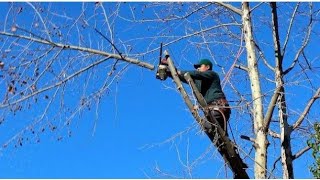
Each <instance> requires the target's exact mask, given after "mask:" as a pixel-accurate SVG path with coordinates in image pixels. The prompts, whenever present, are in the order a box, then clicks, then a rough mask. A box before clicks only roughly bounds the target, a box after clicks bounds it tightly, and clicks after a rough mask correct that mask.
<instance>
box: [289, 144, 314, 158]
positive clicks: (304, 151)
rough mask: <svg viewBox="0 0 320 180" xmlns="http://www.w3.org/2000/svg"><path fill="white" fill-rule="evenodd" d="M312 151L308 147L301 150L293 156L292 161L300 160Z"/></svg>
mask: <svg viewBox="0 0 320 180" xmlns="http://www.w3.org/2000/svg"><path fill="white" fill-rule="evenodd" d="M310 149H311V147H310V146H306V147H305V148H303V149H301V150H300V151H299V152H297V153H296V154H295V155H293V156H292V160H295V159H297V158H299V157H300V156H302V155H303V154H304V153H306V152H308V151H309V150H310Z"/></svg>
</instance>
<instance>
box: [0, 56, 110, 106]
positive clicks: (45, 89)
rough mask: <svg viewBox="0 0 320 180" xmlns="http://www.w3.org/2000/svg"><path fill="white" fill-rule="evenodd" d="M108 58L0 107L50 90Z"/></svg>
mask: <svg viewBox="0 0 320 180" xmlns="http://www.w3.org/2000/svg"><path fill="white" fill-rule="evenodd" d="M108 59H109V58H103V59H101V60H99V61H97V62H95V63H92V64H90V65H89V66H87V67H84V68H82V69H80V70H79V71H77V72H75V73H73V74H71V75H69V76H68V77H66V78H65V79H63V80H61V81H59V82H57V83H55V84H52V85H50V86H47V87H44V88H42V89H40V90H37V91H35V92H33V93H31V94H29V95H26V96H24V97H23V98H20V99H18V100H16V101H14V102H8V103H5V104H1V105H0V109H3V108H6V107H8V106H11V105H15V104H17V103H20V102H22V101H25V100H27V99H29V98H31V97H33V96H35V95H37V94H40V93H43V92H45V91H48V90H50V89H52V88H55V87H58V86H60V85H62V84H63V83H65V82H67V81H69V80H70V79H72V78H74V77H76V76H78V75H79V74H81V73H82V72H85V71H87V70H88V69H90V68H92V67H94V66H97V65H99V64H101V63H103V62H105V61H106V60H108Z"/></svg>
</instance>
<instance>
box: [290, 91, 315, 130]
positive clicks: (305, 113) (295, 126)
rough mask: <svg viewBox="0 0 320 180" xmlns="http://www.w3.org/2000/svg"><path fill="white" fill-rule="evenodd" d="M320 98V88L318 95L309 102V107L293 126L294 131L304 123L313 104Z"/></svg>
mask: <svg viewBox="0 0 320 180" xmlns="http://www.w3.org/2000/svg"><path fill="white" fill-rule="evenodd" d="M319 97H320V88H319V89H318V90H317V91H316V93H315V94H314V96H313V97H312V98H311V99H310V100H309V102H308V104H307V106H306V107H305V109H304V111H303V112H302V114H301V115H300V117H299V119H298V120H297V121H296V122H295V123H294V124H293V126H292V129H293V130H295V129H297V128H298V127H299V126H300V125H301V123H302V122H303V120H304V118H305V117H306V115H307V114H308V112H309V111H310V109H311V107H312V105H313V103H314V102H315V101H316V100H317V99H318V98H319Z"/></svg>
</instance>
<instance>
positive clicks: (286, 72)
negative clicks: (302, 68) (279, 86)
mask: <svg viewBox="0 0 320 180" xmlns="http://www.w3.org/2000/svg"><path fill="white" fill-rule="evenodd" d="M312 22H313V20H312V15H310V19H309V25H308V31H307V34H306V36H305V38H304V42H303V44H302V46H301V48H300V49H299V50H298V52H297V54H296V56H295V58H294V60H293V62H292V64H291V66H290V67H289V68H288V69H287V70H285V71H284V72H283V74H284V75H286V74H288V73H289V72H290V71H291V70H292V69H293V68H294V66H295V65H296V64H297V62H298V59H299V57H300V55H301V54H302V52H303V50H304V48H305V47H306V46H307V45H308V42H309V41H310V34H311V30H312V28H311V27H312Z"/></svg>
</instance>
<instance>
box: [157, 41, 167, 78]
mask: <svg viewBox="0 0 320 180" xmlns="http://www.w3.org/2000/svg"><path fill="white" fill-rule="evenodd" d="M168 57H169V55H166V56H165V58H164V59H162V43H161V44H160V56H159V65H158V70H157V74H156V78H157V79H160V80H161V81H164V80H166V79H167V77H168V75H167V72H168V71H169V69H168V64H167V62H166V60H167V58H168Z"/></svg>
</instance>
